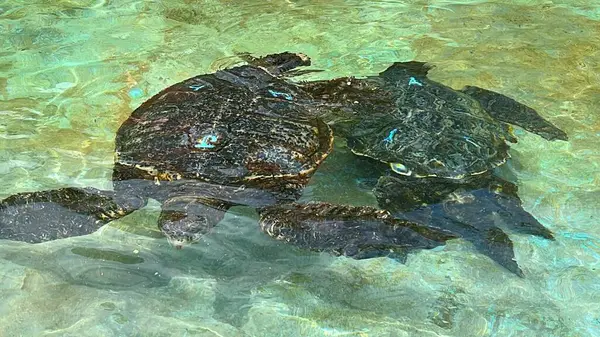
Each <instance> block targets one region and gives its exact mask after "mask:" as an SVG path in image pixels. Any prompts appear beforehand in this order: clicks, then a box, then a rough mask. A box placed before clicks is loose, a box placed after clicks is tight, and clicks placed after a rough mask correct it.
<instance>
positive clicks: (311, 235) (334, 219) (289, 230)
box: [259, 202, 456, 261]
mask: <svg viewBox="0 0 600 337" xmlns="http://www.w3.org/2000/svg"><path fill="white" fill-rule="evenodd" d="M259 213H260V228H261V230H262V231H263V232H265V233H266V234H267V235H269V236H271V237H273V238H275V239H277V240H281V241H285V242H288V243H291V244H293V245H296V246H298V247H300V248H305V249H310V250H316V251H326V252H330V253H334V254H335V255H345V256H349V257H353V258H356V259H364V258H370V257H376V256H390V257H393V258H397V259H398V260H400V261H402V260H403V259H404V258H403V257H402V256H403V255H404V254H406V252H408V251H411V250H415V249H431V248H435V247H438V246H441V245H444V244H445V242H446V241H447V240H450V239H453V238H456V236H455V235H454V234H452V233H449V232H447V231H444V230H441V229H438V228H435V227H431V228H427V227H426V226H422V225H420V224H418V223H413V222H409V221H403V220H397V219H394V218H393V217H392V216H391V214H390V213H389V212H387V211H382V210H379V209H376V208H373V207H367V206H363V207H355V206H347V205H335V204H329V203H322V202H313V203H309V204H286V205H276V206H270V207H266V208H263V209H260V210H259Z"/></svg>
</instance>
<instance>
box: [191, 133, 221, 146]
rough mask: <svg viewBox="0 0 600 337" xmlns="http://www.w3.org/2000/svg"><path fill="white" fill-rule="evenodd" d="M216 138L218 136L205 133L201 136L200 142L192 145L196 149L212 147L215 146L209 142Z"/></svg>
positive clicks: (214, 140)
mask: <svg viewBox="0 0 600 337" xmlns="http://www.w3.org/2000/svg"><path fill="white" fill-rule="evenodd" d="M218 139H219V138H218V137H217V136H215V135H206V136H204V137H202V139H201V140H200V143H198V144H196V145H194V147H195V148H197V149H212V148H214V147H215V145H214V144H211V143H214V142H216V141H217V140H218Z"/></svg>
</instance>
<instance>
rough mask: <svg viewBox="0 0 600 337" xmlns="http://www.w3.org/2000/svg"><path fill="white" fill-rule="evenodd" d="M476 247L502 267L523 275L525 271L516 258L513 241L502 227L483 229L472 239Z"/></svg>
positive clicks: (520, 275)
mask: <svg viewBox="0 0 600 337" xmlns="http://www.w3.org/2000/svg"><path fill="white" fill-rule="evenodd" d="M470 241H471V242H472V243H473V245H474V246H475V248H476V249H477V250H478V251H480V252H481V253H483V254H485V255H487V256H489V257H490V258H491V259H492V260H494V261H496V262H497V263H498V264H499V265H501V266H502V267H504V268H506V269H508V270H510V271H511V272H513V273H515V274H516V275H517V276H519V277H523V276H524V275H523V271H522V270H521V268H520V267H519V264H518V263H517V261H516V260H515V252H514V249H513V243H512V241H511V240H510V238H509V237H508V235H506V233H504V232H503V231H502V230H501V229H500V228H498V227H490V228H486V229H484V230H482V231H481V233H480V235H478V236H477V237H473V238H471V239H470Z"/></svg>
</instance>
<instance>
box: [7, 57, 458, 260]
mask: <svg viewBox="0 0 600 337" xmlns="http://www.w3.org/2000/svg"><path fill="white" fill-rule="evenodd" d="M247 58H248V60H249V64H248V65H243V66H238V67H233V68H230V69H226V70H222V71H217V72H216V73H214V74H205V75H200V76H195V77H193V78H190V79H187V80H184V81H182V82H180V83H177V84H175V85H172V86H170V87H168V88H166V89H164V90H163V91H161V92H159V93H158V94H156V95H155V96H153V97H152V98H150V99H149V100H148V101H146V102H144V103H143V104H142V105H141V106H140V107H138V108H137V109H136V110H135V111H133V113H132V114H131V116H130V117H129V118H128V119H127V120H126V121H125V122H124V123H123V124H122V125H121V126H120V128H119V130H118V131H117V135H116V142H115V143H116V160H115V167H114V171H113V176H112V179H113V184H114V191H99V190H96V189H79V188H63V189H58V190H52V191H41V192H33V193H21V194H17V195H14V196H11V197H9V198H7V199H5V200H3V201H2V202H1V203H0V238H5V239H12V240H21V241H26V242H31V243H36V242H43V241H49V240H53V239H58V238H64V237H71V236H77V235H84V234H88V233H91V232H93V231H95V230H96V229H98V228H99V227H100V226H101V225H103V224H104V223H106V222H108V221H110V220H113V219H117V218H120V217H122V216H125V215H127V214H129V213H130V212H132V211H134V210H136V209H138V208H140V207H142V206H143V205H144V204H145V203H146V201H147V200H148V198H153V199H155V200H158V201H159V202H160V203H161V204H162V211H161V214H160V216H159V227H160V229H161V231H162V232H163V233H164V234H165V235H166V237H167V238H168V240H169V241H170V242H171V243H172V244H173V245H174V246H175V247H178V248H181V247H182V246H183V245H184V244H186V243H189V242H196V241H198V240H199V239H200V237H201V236H202V235H204V234H206V233H207V232H208V231H209V230H210V229H211V228H212V227H213V226H214V225H215V224H216V223H218V222H219V221H220V220H221V219H222V217H223V215H224V214H225V212H226V211H227V209H229V208H230V207H231V206H234V205H246V206H251V207H255V208H257V209H258V210H259V213H260V214H261V216H262V219H261V228H262V229H263V230H264V231H265V233H267V234H269V235H271V236H273V237H275V238H277V239H282V240H285V241H289V242H291V243H294V244H296V245H298V246H301V247H306V248H310V249H316V250H321V251H330V252H333V253H336V254H343V255H347V256H352V257H355V258H362V257H370V256H377V255H389V254H396V255H397V256H398V257H399V258H400V257H402V256H404V255H405V253H406V252H408V251H410V250H411V249H419V248H433V247H436V246H439V245H440V244H443V243H444V242H445V241H446V240H448V239H450V238H455V237H456V235H454V234H452V233H450V232H448V231H445V230H442V229H437V228H433V227H432V228H427V227H426V226H421V225H420V224H417V223H412V222H409V221H405V220H398V219H394V218H393V217H392V216H391V215H390V213H388V212H387V211H383V210H377V209H374V208H372V207H366V206H365V207H351V206H344V205H331V204H328V203H309V204H296V203H295V200H296V199H297V198H298V197H299V196H300V193H301V191H302V189H303V187H304V186H305V185H306V183H307V182H308V180H309V179H310V177H311V175H312V174H313V172H314V171H315V169H317V167H318V166H319V165H320V164H321V162H323V160H324V159H325V158H326V156H327V155H328V154H329V153H330V151H331V149H332V142H333V135H332V131H331V129H330V127H329V126H328V125H327V124H326V123H325V122H324V121H323V120H322V119H321V118H319V117H318V116H317V115H318V113H317V112H315V111H311V109H312V108H314V107H318V105H312V104H311V102H312V100H311V97H310V95H307V94H306V93H305V92H304V91H303V90H302V88H301V87H299V86H297V85H296V84H294V83H292V82H289V81H286V80H284V79H283V78H282V75H283V74H284V73H286V72H289V71H291V70H292V69H294V68H296V67H297V66H301V65H308V64H310V61H309V59H308V58H307V57H306V56H305V55H302V54H292V53H281V54H274V55H268V56H266V57H263V58H252V57H247Z"/></svg>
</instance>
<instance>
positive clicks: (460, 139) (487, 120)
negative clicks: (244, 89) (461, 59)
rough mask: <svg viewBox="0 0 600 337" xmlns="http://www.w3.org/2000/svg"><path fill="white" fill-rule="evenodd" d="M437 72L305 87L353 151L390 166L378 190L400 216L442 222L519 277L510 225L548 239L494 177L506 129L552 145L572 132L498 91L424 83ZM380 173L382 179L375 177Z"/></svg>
mask: <svg viewBox="0 0 600 337" xmlns="http://www.w3.org/2000/svg"><path fill="white" fill-rule="evenodd" d="M430 69H431V66H430V65H428V64H426V63H423V62H418V61H410V62H397V63H394V64H393V65H391V66H390V67H388V68H387V69H386V70H385V71H383V72H381V73H380V74H379V75H377V76H369V77H366V78H363V79H357V78H352V77H348V78H338V79H334V80H329V81H316V82H309V83H305V84H304V87H303V89H304V90H306V91H307V92H309V93H310V94H311V96H312V97H313V99H314V100H316V101H319V100H320V101H322V104H323V105H326V106H327V107H328V108H329V109H323V110H322V111H326V114H327V115H325V116H323V118H326V119H327V120H328V121H329V123H330V124H331V125H332V126H333V128H334V130H335V131H336V135H344V136H345V137H346V138H347V144H348V147H349V148H350V149H351V150H352V152H353V153H355V154H357V155H359V156H364V157H368V158H372V159H374V160H377V161H380V162H383V163H385V164H387V165H389V168H390V170H391V171H392V172H393V173H392V174H388V173H386V172H384V170H381V169H380V170H379V171H377V170H374V172H382V173H381V177H380V178H379V179H378V181H377V183H376V185H375V187H374V194H375V196H376V197H377V199H378V204H379V206H380V207H381V208H383V209H386V210H389V211H391V212H392V213H393V214H394V215H396V216H397V217H398V218H402V219H405V220H410V221H416V222H420V223H422V224H429V225H436V226H440V227H442V228H445V229H449V230H450V231H451V232H453V233H456V234H458V235H460V236H462V237H463V238H466V239H468V240H470V241H472V242H473V243H474V245H475V247H476V248H477V249H478V250H480V251H482V252H484V253H486V254H488V255H489V256H490V257H492V258H493V259H494V260H496V261H497V262H498V263H500V264H501V265H503V266H505V267H506V268H508V269H509V270H511V271H513V272H515V273H517V274H519V275H521V274H522V272H521V270H520V268H519V266H518V265H517V263H516V262H515V261H514V253H513V250H512V242H511V241H510V239H509V238H508V236H507V235H506V234H505V233H504V232H502V231H501V230H500V229H498V228H497V227H496V225H495V222H496V221H495V220H497V218H500V220H503V221H504V222H505V224H506V226H507V227H511V228H513V229H516V230H518V231H521V232H524V233H528V234H534V235H539V236H542V237H544V238H547V239H552V238H553V236H552V233H551V232H550V231H549V230H548V229H546V228H545V227H544V226H542V225H541V224H540V223H539V222H538V221H537V220H536V219H535V218H534V217H533V216H531V214H529V213H527V212H526V211H525V210H523V208H522V206H521V201H520V199H519V197H518V195H517V186H516V185H515V184H513V183H511V182H508V181H505V180H503V179H501V178H500V177H497V176H494V175H493V172H492V171H493V170H494V169H495V168H496V167H498V166H501V165H502V164H503V163H505V162H506V160H507V159H508V158H509V152H508V150H509V146H508V144H507V142H516V137H515V136H514V135H513V134H512V132H511V127H510V126H509V124H508V123H510V124H514V125H518V126H521V127H523V128H524V129H526V130H528V131H531V132H533V133H535V134H538V135H540V136H542V137H544V138H545V139H548V140H555V139H559V140H567V135H566V134H565V133H564V132H563V131H562V130H560V129H558V128H557V127H556V126H554V125H552V124H551V123H550V122H548V121H546V120H545V119H543V118H542V117H541V116H540V115H539V114H538V113H537V112H536V111H535V110H533V109H532V108H530V107H528V106H526V105H523V104H521V103H519V102H517V101H515V100H513V99H511V98H509V97H506V96H504V95H502V94H499V93H495V92H492V91H489V90H486V89H482V88H478V87H473V86H468V87H466V88H464V89H462V90H454V89H452V88H450V87H448V86H445V85H443V84H441V83H438V82H435V81H433V80H431V79H429V78H427V73H428V71H429V70H430ZM374 174H376V175H378V174H379V173H374Z"/></svg>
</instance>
